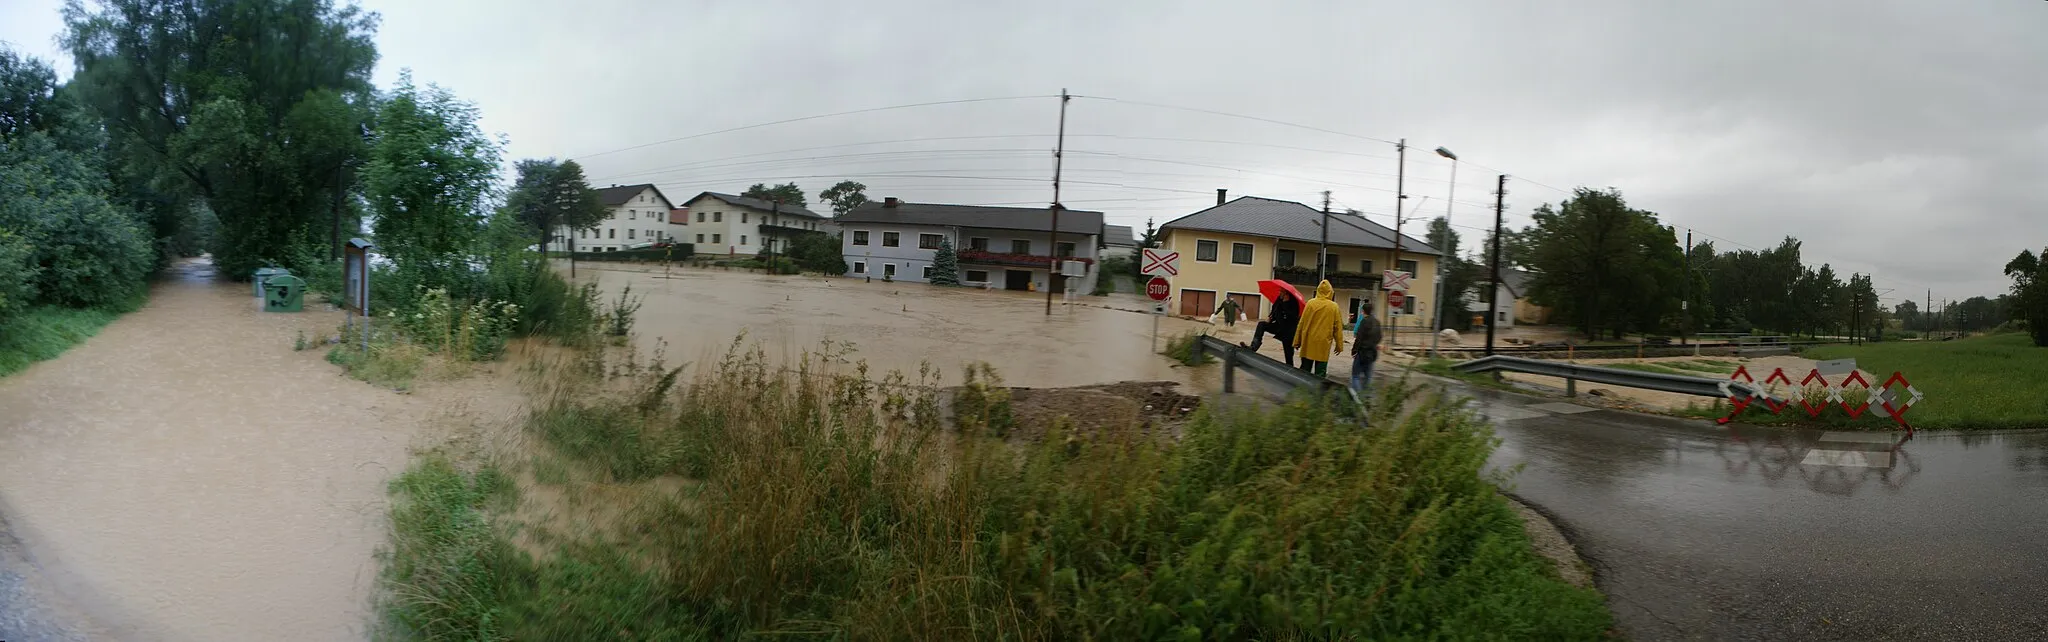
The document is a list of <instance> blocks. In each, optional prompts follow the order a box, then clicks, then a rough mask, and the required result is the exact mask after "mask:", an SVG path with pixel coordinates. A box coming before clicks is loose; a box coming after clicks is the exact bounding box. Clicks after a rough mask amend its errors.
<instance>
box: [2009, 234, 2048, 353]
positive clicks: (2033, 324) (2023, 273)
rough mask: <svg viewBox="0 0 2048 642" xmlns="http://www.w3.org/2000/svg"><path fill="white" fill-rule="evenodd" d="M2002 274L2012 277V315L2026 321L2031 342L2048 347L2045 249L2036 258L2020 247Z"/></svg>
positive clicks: (2047, 280) (2047, 278) (2047, 266)
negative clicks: (2018, 252)
mask: <svg viewBox="0 0 2048 642" xmlns="http://www.w3.org/2000/svg"><path fill="white" fill-rule="evenodd" d="M2005 275H2006V276H2008V277H2011V278H2012V316H2013V318H2015V319H2022V320H2025V321H2026V322H2027V332H2028V333H2029V334H2031V335H2033V337H2034V345H2037V346H2042V347H2048V248H2043V249H2042V250H2041V256H2039V257H2036V256H2034V253H2033V252H2028V251H2026V250H2020V255H2019V256H2016V257H2013V259H2012V261H2010V262H2007V263H2006V264H2005Z"/></svg>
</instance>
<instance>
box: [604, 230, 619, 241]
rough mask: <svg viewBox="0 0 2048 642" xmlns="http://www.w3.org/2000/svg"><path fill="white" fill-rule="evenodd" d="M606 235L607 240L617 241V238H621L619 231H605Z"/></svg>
mask: <svg viewBox="0 0 2048 642" xmlns="http://www.w3.org/2000/svg"><path fill="white" fill-rule="evenodd" d="M604 234H605V238H614V239H615V238H619V231H618V230H605V231H604Z"/></svg>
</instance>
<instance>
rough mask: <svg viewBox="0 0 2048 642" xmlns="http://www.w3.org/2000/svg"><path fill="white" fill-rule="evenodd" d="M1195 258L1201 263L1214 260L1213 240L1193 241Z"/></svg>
mask: <svg viewBox="0 0 2048 642" xmlns="http://www.w3.org/2000/svg"><path fill="white" fill-rule="evenodd" d="M1195 260H1197V261H1201V262H1203V263H1215V262H1216V242H1215V241H1195Z"/></svg>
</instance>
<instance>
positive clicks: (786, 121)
mask: <svg viewBox="0 0 2048 642" xmlns="http://www.w3.org/2000/svg"><path fill="white" fill-rule="evenodd" d="M1058 97H1059V96H1057V95H1036V96H997V97H991V98H962V99H959V100H935V101H930V102H922V103H908V104H903V105H890V106H887V107H869V108H867V109H855V110H851V111H841V112H833V113H830V114H818V115H815V116H803V117H799V118H785V119H782V120H775V121H769V122H765V123H755V124H752V125H741V126H739V127H727V128H725V129H719V130H713V131H708V132H702V133H697V134H691V135H688V136H678V137H675V138H670V139H666V140H658V141H654V142H652V143H642V144H639V145H633V146H630V147H621V148H618V149H613V150H607V151H602V152H596V153H591V154H579V155H576V156H570V157H569V158H572V159H575V160H583V159H586V158H594V157H597V156H604V155H607V154H617V153H619V152H625V151H632V150H635V149H643V148H647V147H653V146H655V145H666V144H669V143H675V142H681V141H686V140H691V139H696V138H703V137H706V136H716V135H718V134H729V133H732V132H736V131H745V130H749V129H758V128H762V127H771V126H774V125H787V124H789V123H798V122H803V121H807V120H818V119H820V118H835V117H839V116H851V115H853V114H866V113H872V112H878V111H890V110H895V109H910V108H913V107H933V106H937V105H958V104H963V103H985V102H995V101H1001V100H1025V99H1031V98H1058Z"/></svg>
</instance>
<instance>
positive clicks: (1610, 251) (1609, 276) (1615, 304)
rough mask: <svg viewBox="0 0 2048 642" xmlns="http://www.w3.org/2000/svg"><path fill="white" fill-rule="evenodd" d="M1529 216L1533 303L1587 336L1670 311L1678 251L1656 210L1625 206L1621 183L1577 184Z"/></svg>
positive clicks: (1653, 320) (1645, 323)
mask: <svg viewBox="0 0 2048 642" xmlns="http://www.w3.org/2000/svg"><path fill="white" fill-rule="evenodd" d="M1535 219H1536V223H1535V225H1533V226H1532V227H1530V228H1529V229H1528V230H1526V231H1525V232H1524V234H1525V235H1526V236H1527V239H1528V244H1529V250H1530V257H1529V261H1530V264H1529V265H1528V267H1530V268H1532V269H1533V270H1534V271H1535V272H1536V278H1535V280H1534V281H1535V282H1534V283H1533V284H1532V285H1531V287H1530V290H1531V291H1532V298H1534V299H1535V301H1536V302H1537V303H1540V304H1543V305H1548V306H1552V307H1553V308H1555V309H1556V310H1557V312H1558V314H1559V315H1560V316H1561V317H1562V318H1565V319H1571V320H1572V321H1573V323H1574V324H1575V325H1576V326H1577V327H1578V328H1579V329H1580V331H1582V332H1584V333H1586V336H1587V337H1588V338H1597V337H1598V336H1599V335H1600V333H1601V332H1603V331H1604V332H1610V333H1612V334H1613V335H1614V336H1615V337H1616V338H1619V337H1620V336H1621V335H1622V333H1623V332H1625V331H1627V330H1630V329H1635V330H1639V331H1646V332H1654V331H1658V330H1661V329H1662V328H1663V327H1665V326H1666V324H1668V322H1669V321H1670V320H1671V319H1672V318H1673V314H1674V313H1675V311H1676V310H1677V308H1678V295H1679V288H1680V287H1681V285H1682V281H1681V280H1680V279H1681V278H1682V277H1683V274H1684V266H1683V263H1684V256H1683V254H1682V253H1681V252H1680V251H1679V248H1678V242H1677V241H1676V240H1675V238H1674V236H1673V231H1672V229H1671V228H1669V227H1665V226H1662V225H1659V224H1658V223H1657V217H1656V215H1655V214H1652V213H1650V212H1644V211H1640V210H1634V209H1630V208H1629V207H1628V204H1627V202H1626V201H1624V200H1622V197H1621V193H1620V192H1619V191H1615V190H1605V191H1602V190H1593V189H1588V188H1583V187H1582V188H1579V189H1578V190H1575V191H1574V192H1573V197H1572V198H1571V199H1569V200H1566V201H1564V202H1562V203H1560V204H1559V205H1558V206H1557V207H1556V208H1554V209H1553V208H1552V207H1551V206H1549V205H1547V204H1546V205H1544V206H1542V207H1538V208H1537V209H1536V212H1535ZM1503 239H1505V236H1503ZM1505 253H1506V252H1505V251H1504V252H1503V254H1505Z"/></svg>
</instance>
